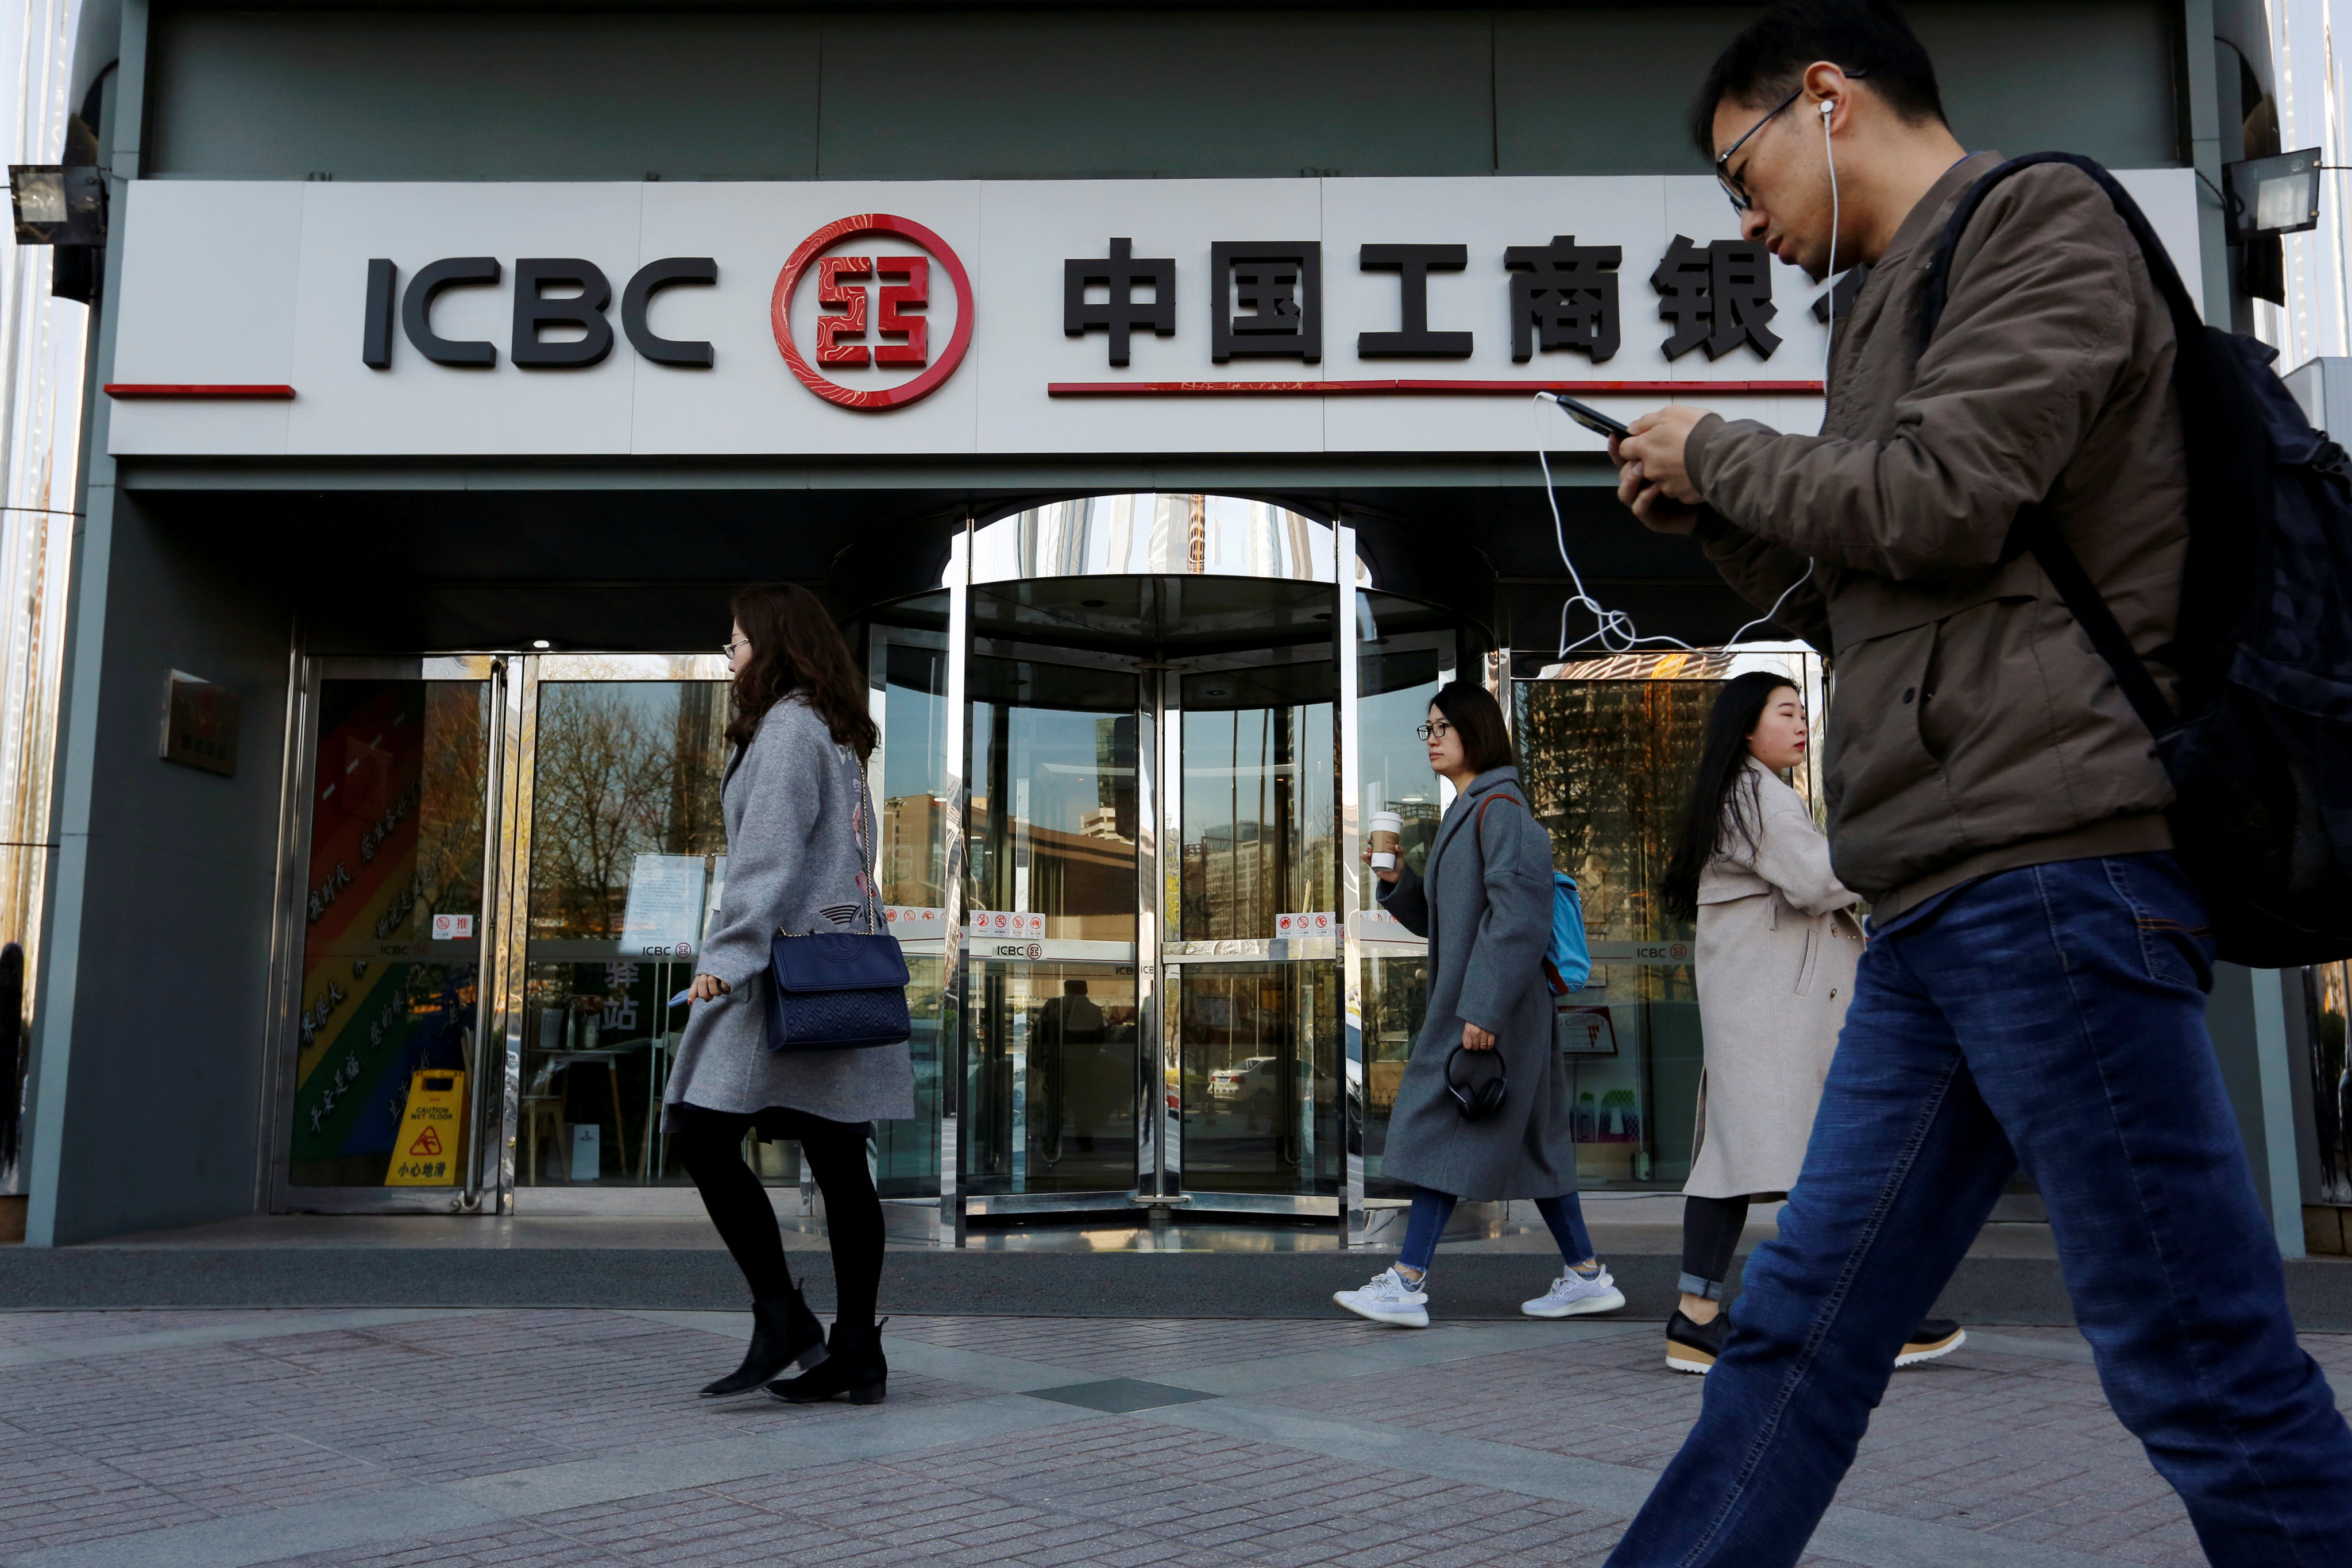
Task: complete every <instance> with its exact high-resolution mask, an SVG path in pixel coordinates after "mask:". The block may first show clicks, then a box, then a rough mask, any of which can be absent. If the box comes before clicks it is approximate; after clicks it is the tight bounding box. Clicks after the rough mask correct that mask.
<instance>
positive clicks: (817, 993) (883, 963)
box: [767, 777, 915, 1051]
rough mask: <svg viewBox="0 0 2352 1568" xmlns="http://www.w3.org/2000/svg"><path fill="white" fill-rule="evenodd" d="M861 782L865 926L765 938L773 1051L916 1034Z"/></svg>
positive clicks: (831, 1047)
mask: <svg viewBox="0 0 2352 1568" xmlns="http://www.w3.org/2000/svg"><path fill="white" fill-rule="evenodd" d="M870 799H871V797H869V796H868V795H866V791H865V780H864V779H863V778H862V777H861V778H860V779H859V780H858V797H857V818H856V826H855V828H854V829H853V831H855V832H856V838H857V863H858V865H859V867H860V868H861V870H862V874H863V875H864V877H865V879H866V930H864V931H817V932H811V933H810V934H808V935H806V936H795V935H793V933H792V932H790V931H785V930H783V929H782V927H779V928H778V929H777V931H776V934H775V936H774V937H773V938H772V939H771V940H770V942H769V944H768V986H767V992H768V995H767V1002H768V1016H767V1045H768V1048H769V1049H770V1050H772V1051H842V1050H853V1049H856V1048H858V1047H865V1046H895V1045H897V1044H898V1043H899V1042H900V1041H901V1040H904V1039H907V1038H908V1037H910V1036H912V1035H913V1034H914V1032H915V1031H914V1023H913V1020H912V1018H911V1016H909V1015H908V1010H907V955H906V953H905V952H903V951H902V950H901V949H900V948H899V946H898V938H897V937H895V936H892V935H890V934H889V933H888V932H887V931H883V930H882V929H881V925H882V921H881V918H880V910H879V909H878V908H877V903H876V900H875V896H874V862H873V858H872V857H871V856H869V855H868V854H867V853H866V834H865V831H864V829H865V825H866V820H867V818H868V817H869V816H870V815H871V811H870Z"/></svg>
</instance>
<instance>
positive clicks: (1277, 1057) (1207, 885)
mask: <svg viewBox="0 0 2352 1568" xmlns="http://www.w3.org/2000/svg"><path fill="white" fill-rule="evenodd" d="M1164 679H1165V682H1166V692H1167V708H1168V711H1167V714H1166V718H1165V722H1164V733H1165V734H1166V736H1167V743H1168V744H1169V746H1170V747H1171V751H1172V752H1173V754H1172V755H1171V756H1170V757H1169V758H1167V759H1166V761H1165V763H1164V765H1163V768H1162V776H1163V777H1164V778H1166V779H1167V780H1168V781H1169V788H1168V792H1167V799H1166V800H1165V801H1164V802H1163V803H1162V810H1163V811H1164V812H1165V813H1166V818H1165V820H1166V823H1167V835H1168V837H1169V839H1170V841H1171V842H1172V843H1173V844H1174V845H1175V846H1176V847H1177V853H1176V865H1175V867H1174V868H1173V875H1172V876H1171V877H1170V878H1169V879H1168V886H1167V889H1166V890H1167V897H1168V900H1169V903H1170V908H1169V909H1168V911H1167V915H1168V922H1167V923H1168V930H1169V935H1170V940H1169V941H1168V942H1166V943H1165V944H1164V945H1163V947H1162V949H1161V955H1162V959H1163V962H1165V963H1167V964H1168V965H1169V972H1170V974H1171V988H1170V997H1171V1007H1170V1008H1169V1011H1168V1022H1167V1027H1168V1028H1169V1030H1170V1034H1171V1038H1170V1046H1171V1048H1170V1049H1169V1050H1168V1051H1167V1053H1166V1059H1165V1063H1164V1068H1163V1070H1164V1071H1165V1072H1166V1074H1167V1077H1168V1082H1167V1086H1166V1091H1167V1093H1168V1095H1169V1097H1170V1099H1171V1103H1172V1104H1174V1105H1175V1106H1176V1107H1178V1109H1179V1110H1180V1128H1179V1131H1178V1133H1177V1135H1176V1136H1174V1137H1171V1140H1170V1144H1171V1147H1170V1164H1171V1169H1172V1170H1173V1171H1174V1172H1175V1173H1177V1174H1178V1175H1179V1176H1180V1177H1181V1192H1182V1194H1183V1195H1184V1196H1185V1198H1186V1199H1187V1202H1188V1206H1189V1207H1191V1208H1193V1209H1234V1210H1242V1211H1254V1212H1265V1213H1285V1214H1300V1215H1337V1214H1338V1213H1339V1189H1340V1180H1341V1171H1342V1168H1343V1163H1344V1161H1343V1154H1344V1150H1343V1147H1342V1140H1341V1137H1340V1127H1339V1115H1340V1106H1341V1097H1340V1093H1339V1083H1340V1077H1339V1075H1340V1072H1341V1059H1340V1058H1341V1041H1342V1037H1341V1032H1340V1012H1341V1009H1340V1005H1339V995H1340V966H1339V934H1340V931H1341V929H1342V927H1341V919H1342V911H1341V910H1340V909H1339V875H1338V855H1339V833H1338V820H1337V814H1336V811H1335V802H1336V798H1337V796H1336V785H1337V780H1338V763H1339V752H1338V731H1337V720H1338V712H1337V708H1336V699H1337V697H1338V694H1339V692H1338V666H1337V664H1336V662H1335V660H1334V658H1333V655H1332V650H1331V647H1330V645H1329V643H1328V639H1319V640H1318V642H1316V643H1313V644H1309V645H1307V646H1306V647H1297V648H1293V649H1268V650H1264V651H1260V652H1256V653H1253V654H1248V655H1229V656H1222V657H1213V658H1193V659H1186V660H1182V661H1181V662H1180V664H1179V666H1178V667H1177V668H1171V670H1170V671H1169V673H1168V674H1167V675H1166V676H1165V677H1164Z"/></svg>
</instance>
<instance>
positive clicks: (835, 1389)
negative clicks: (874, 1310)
mask: <svg viewBox="0 0 2352 1568" xmlns="http://www.w3.org/2000/svg"><path fill="white" fill-rule="evenodd" d="M888 1321H890V1320H889V1319H887V1318H885V1319H883V1320H882V1323H887V1322H888ZM882 1323H877V1324H875V1325H874V1326H873V1327H872V1328H869V1329H851V1328H845V1327H843V1326H842V1325H841V1324H839V1323H835V1324H834V1325H833V1338H832V1340H831V1341H829V1342H827V1344H826V1346H825V1349H826V1352H827V1354H826V1356H825V1359H824V1363H823V1364H821V1365H819V1366H818V1367H817V1369H816V1370H815V1371H814V1372H808V1373H802V1374H801V1375H800V1376H798V1377H795V1378H791V1379H789V1380H787V1379H783V1378H779V1379H778V1380H777V1381H775V1382H774V1383H772V1384H768V1392H769V1393H771V1394H774V1395H775V1396H776V1397H777V1398H779V1399H782V1400H786V1401H789V1402H790V1403H792V1404H794V1405H814V1404H816V1403H817V1402H818V1401H820V1400H825V1399H836V1398H839V1397H840V1396H841V1395H843V1394H847V1395H848V1396H849V1403H851V1404H852V1405H879V1404H881V1403H882V1399H883V1396H884V1395H885V1394H887V1393H888V1392H889V1384H890V1363H888V1362H887V1361H886V1360H884V1359H883V1356H882Z"/></svg>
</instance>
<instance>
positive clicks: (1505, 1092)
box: [1445, 1046, 1511, 1121]
mask: <svg viewBox="0 0 2352 1568" xmlns="http://www.w3.org/2000/svg"><path fill="white" fill-rule="evenodd" d="M1462 1049H1463V1048H1462V1047H1460V1046H1456V1047H1454V1049H1453V1051H1452V1052H1451V1053H1449V1054H1448V1055H1447V1057H1446V1058H1445V1092H1446V1093H1448V1094H1450V1095H1452V1096H1453V1097H1454V1104H1455V1105H1458V1106H1460V1107H1461V1108H1462V1120H1463V1121H1485V1120H1486V1118H1487V1117H1489V1116H1492V1115H1494V1114H1495V1112H1496V1111H1498V1110H1502V1109H1503V1101H1504V1100H1507V1099H1509V1098H1510V1094H1511V1079H1510V1075H1509V1074H1508V1073H1507V1072H1505V1071H1504V1070H1503V1055H1502V1052H1501V1051H1500V1050H1491V1051H1480V1052H1479V1053H1478V1054H1479V1055H1480V1056H1482V1057H1492V1058H1494V1060H1495V1076H1494V1077H1493V1078H1490V1079H1487V1080H1486V1082H1484V1083H1481V1084H1476V1085H1473V1086H1469V1087H1466V1088H1465V1086H1464V1085H1462V1084H1458V1083H1456V1082H1454V1058H1455V1057H1458V1056H1460V1055H1461V1054H1462Z"/></svg>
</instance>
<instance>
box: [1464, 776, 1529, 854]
mask: <svg viewBox="0 0 2352 1568" xmlns="http://www.w3.org/2000/svg"><path fill="white" fill-rule="evenodd" d="M1498 800H1507V801H1509V802H1510V803H1511V804H1512V805H1527V802H1525V801H1523V800H1521V799H1520V798H1519V797H1518V796H1517V795H1505V794H1503V793H1502V792H1501V791H1499V790H1497V791H1496V793H1495V794H1493V795H1488V796H1487V797H1486V799H1484V800H1482V801H1480V802H1479V803H1478V818H1477V820H1476V821H1475V822H1473V823H1472V824H1471V825H1470V836H1471V837H1473V838H1476V839H1477V840H1478V853H1479V855H1480V857H1481V858H1484V857H1485V855H1486V838H1485V837H1484V835H1485V833H1486V808H1487V807H1488V806H1490V805H1494V804H1495V803H1496V801H1498Z"/></svg>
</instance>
